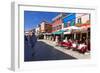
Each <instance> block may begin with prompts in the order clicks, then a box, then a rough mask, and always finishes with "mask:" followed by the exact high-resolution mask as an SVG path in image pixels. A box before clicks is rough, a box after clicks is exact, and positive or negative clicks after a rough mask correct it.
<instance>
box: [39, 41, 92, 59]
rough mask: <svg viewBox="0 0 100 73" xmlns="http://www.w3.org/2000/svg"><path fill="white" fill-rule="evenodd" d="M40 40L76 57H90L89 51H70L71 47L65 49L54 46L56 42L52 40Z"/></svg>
mask: <svg viewBox="0 0 100 73" xmlns="http://www.w3.org/2000/svg"><path fill="white" fill-rule="evenodd" d="M40 41H43V42H45V43H46V44H48V45H51V46H53V47H54V48H55V49H57V50H59V51H61V52H63V53H65V54H68V55H70V56H72V57H75V58H77V59H89V58H90V53H85V54H81V53H79V52H77V51H72V49H70V50H67V49H65V48H64V47H60V46H55V45H56V44H55V43H54V42H52V41H49V40H40Z"/></svg>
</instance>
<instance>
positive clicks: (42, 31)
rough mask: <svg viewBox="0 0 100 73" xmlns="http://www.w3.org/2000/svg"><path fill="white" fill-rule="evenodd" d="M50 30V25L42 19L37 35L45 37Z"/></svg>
mask: <svg viewBox="0 0 100 73" xmlns="http://www.w3.org/2000/svg"><path fill="white" fill-rule="evenodd" d="M51 32H52V25H51V24H50V23H48V22H46V21H42V22H41V23H40V25H39V36H40V37H41V38H46V36H47V35H48V34H51Z"/></svg>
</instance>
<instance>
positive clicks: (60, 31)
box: [52, 30, 64, 35]
mask: <svg viewBox="0 0 100 73" xmlns="http://www.w3.org/2000/svg"><path fill="white" fill-rule="evenodd" d="M63 33H64V31H63V30H59V31H56V32H53V33H52V34H57V35H60V34H63Z"/></svg>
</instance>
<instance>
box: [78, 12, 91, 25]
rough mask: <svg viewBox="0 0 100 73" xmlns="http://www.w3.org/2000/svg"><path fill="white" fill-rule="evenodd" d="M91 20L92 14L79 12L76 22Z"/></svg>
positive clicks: (82, 22) (83, 22)
mask: <svg viewBox="0 0 100 73" xmlns="http://www.w3.org/2000/svg"><path fill="white" fill-rule="evenodd" d="M88 21H90V14H88V13H77V14H76V24H85V23H87V22H88Z"/></svg>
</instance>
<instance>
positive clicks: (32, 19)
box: [24, 11, 60, 31]
mask: <svg viewBox="0 0 100 73" xmlns="http://www.w3.org/2000/svg"><path fill="white" fill-rule="evenodd" d="M58 14H60V13H58V12H40V11H24V29H25V31H28V30H30V29H32V28H36V27H37V26H38V25H39V24H40V23H41V22H42V21H43V20H46V21H47V22H49V23H51V22H52V18H54V17H55V16H57V15H58Z"/></svg>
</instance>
